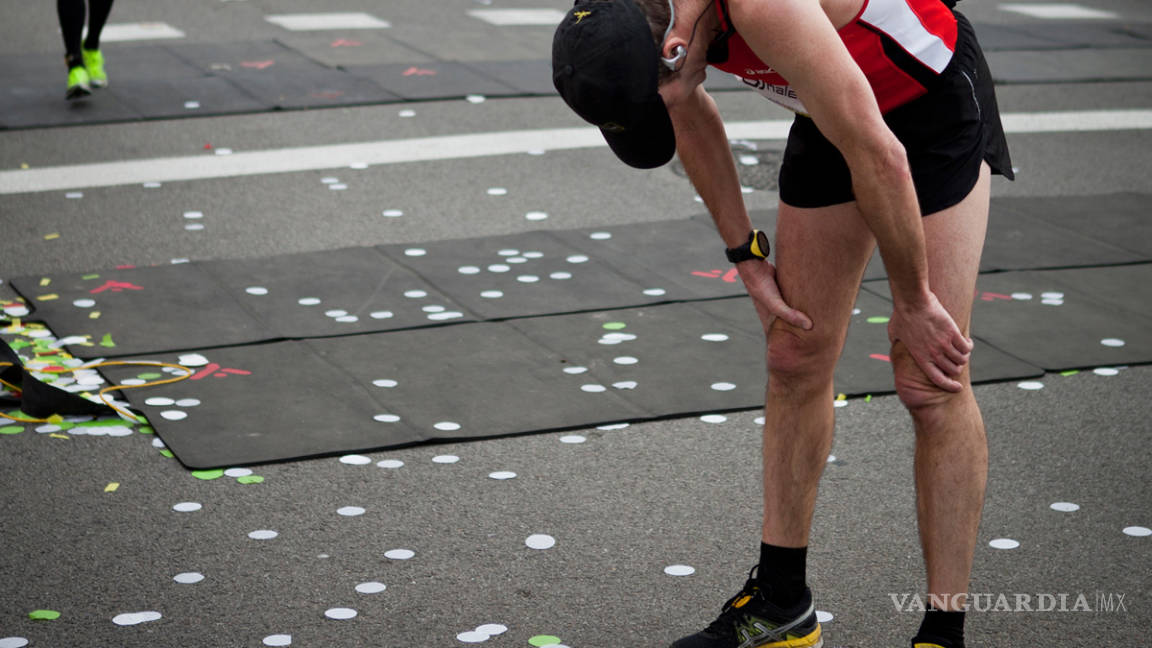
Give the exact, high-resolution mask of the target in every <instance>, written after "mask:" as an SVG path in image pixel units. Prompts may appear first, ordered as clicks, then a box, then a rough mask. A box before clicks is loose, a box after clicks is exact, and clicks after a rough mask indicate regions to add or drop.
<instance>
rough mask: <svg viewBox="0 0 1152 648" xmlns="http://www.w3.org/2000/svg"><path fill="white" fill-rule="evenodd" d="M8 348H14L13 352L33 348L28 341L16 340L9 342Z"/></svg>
mask: <svg viewBox="0 0 1152 648" xmlns="http://www.w3.org/2000/svg"><path fill="white" fill-rule="evenodd" d="M8 346H10V347H12V350H13V351H19V350H20V349H26V348H28V347H30V346H32V343H31V342H29V341H28V340H22V339H16V340H12V341H11V342H9V343H8Z"/></svg>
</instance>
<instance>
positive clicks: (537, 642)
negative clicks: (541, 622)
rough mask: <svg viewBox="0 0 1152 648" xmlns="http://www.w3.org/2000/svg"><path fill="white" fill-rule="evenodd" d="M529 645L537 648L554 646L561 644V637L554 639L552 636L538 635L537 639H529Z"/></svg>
mask: <svg viewBox="0 0 1152 648" xmlns="http://www.w3.org/2000/svg"><path fill="white" fill-rule="evenodd" d="M528 643H530V644H532V645H533V646H536V648H540V646H551V645H552V644H558V643H560V637H554V636H552V635H536V636H535V637H532V638H531V639H529V640H528Z"/></svg>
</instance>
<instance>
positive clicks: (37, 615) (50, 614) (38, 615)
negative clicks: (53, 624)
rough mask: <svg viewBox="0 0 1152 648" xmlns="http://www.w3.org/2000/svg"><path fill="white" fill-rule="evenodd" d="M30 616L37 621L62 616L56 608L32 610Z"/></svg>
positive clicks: (50, 619) (52, 619)
mask: <svg viewBox="0 0 1152 648" xmlns="http://www.w3.org/2000/svg"><path fill="white" fill-rule="evenodd" d="M28 618H29V619H33V620H35V621H55V620H56V619H59V618H60V613H59V612H57V611H56V610H32V611H31V612H29V613H28Z"/></svg>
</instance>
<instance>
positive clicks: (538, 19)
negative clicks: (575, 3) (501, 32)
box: [468, 9, 566, 27]
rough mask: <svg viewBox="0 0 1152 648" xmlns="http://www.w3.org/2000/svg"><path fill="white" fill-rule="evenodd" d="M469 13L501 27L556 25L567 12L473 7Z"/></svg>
mask: <svg viewBox="0 0 1152 648" xmlns="http://www.w3.org/2000/svg"><path fill="white" fill-rule="evenodd" d="M468 15H469V16H472V17H473V18H479V19H480V20H483V21H484V22H486V23H489V24H492V25H497V26H500V27H507V26H512V25H546V26H550V27H555V26H556V25H559V24H560V21H561V20H564V16H565V15H566V14H565V13H564V12H563V11H560V10H558V9H472V10H470V11H469V12H468Z"/></svg>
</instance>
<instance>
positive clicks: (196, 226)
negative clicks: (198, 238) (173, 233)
mask: <svg viewBox="0 0 1152 648" xmlns="http://www.w3.org/2000/svg"><path fill="white" fill-rule="evenodd" d="M184 229H186V230H188V231H189V232H199V231H202V230H203V229H204V223H188V224H187V225H185V226H184Z"/></svg>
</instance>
